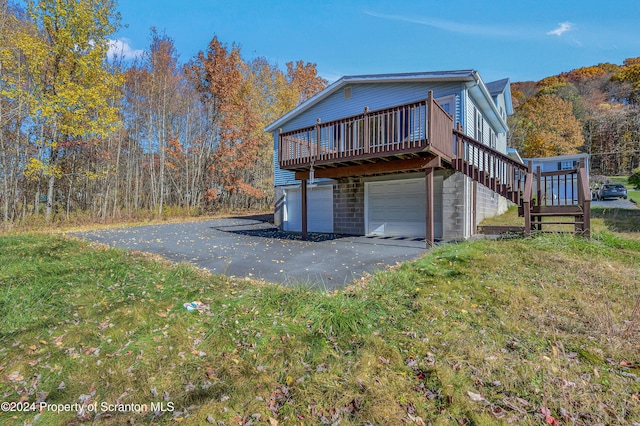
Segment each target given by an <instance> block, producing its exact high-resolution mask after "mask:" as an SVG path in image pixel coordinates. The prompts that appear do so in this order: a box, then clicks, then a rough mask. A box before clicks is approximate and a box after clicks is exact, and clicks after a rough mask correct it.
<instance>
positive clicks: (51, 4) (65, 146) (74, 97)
mask: <svg viewBox="0 0 640 426" xmlns="http://www.w3.org/2000/svg"><path fill="white" fill-rule="evenodd" d="M27 14H28V17H29V19H30V20H31V21H32V23H33V24H34V26H35V28H36V29H37V32H36V33H28V32H24V33H22V34H21V35H20V36H19V37H17V39H16V44H17V47H18V48H19V49H20V50H21V51H22V53H23V54H24V55H25V57H26V59H27V62H26V66H27V68H28V73H29V75H31V76H32V83H31V85H30V86H29V88H28V90H29V93H28V97H29V103H30V111H31V118H32V120H33V121H34V123H35V124H36V126H37V129H38V131H37V133H36V134H37V136H36V141H35V142H36V144H37V146H38V148H39V152H40V153H41V155H40V156H38V157H32V158H31V159H30V162H29V166H28V167H27V170H26V171H25V174H26V175H31V176H43V177H45V178H46V179H47V207H46V218H47V221H50V220H51V214H52V211H53V199H54V193H55V186H56V179H59V178H61V177H62V176H63V175H64V169H63V167H62V166H61V164H62V161H61V160H62V158H63V157H64V156H65V155H67V153H69V152H70V151H72V150H73V149H77V148H78V147H80V146H81V145H82V144H87V143H98V142H99V141H100V140H101V139H102V138H104V137H105V136H106V135H108V134H109V133H110V132H112V131H113V130H114V129H116V128H117V127H118V125H119V121H118V114H117V113H118V107H117V103H116V100H117V98H118V96H119V95H118V93H119V92H118V90H117V89H118V87H119V86H120V84H121V83H122V78H121V76H120V75H119V74H118V73H113V72H110V70H109V69H108V68H107V65H106V56H107V51H108V39H107V36H109V35H110V34H112V33H113V32H114V31H115V30H116V29H117V27H118V22H119V14H118V13H117V12H116V2H115V0H38V1H35V0H29V1H27Z"/></svg>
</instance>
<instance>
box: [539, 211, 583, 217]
mask: <svg viewBox="0 0 640 426" xmlns="http://www.w3.org/2000/svg"><path fill="white" fill-rule="evenodd" d="M582 215H584V212H582V211H579V212H564V213H552V212H535V211H532V212H531V217H554V216H555V217H564V216H567V217H568V216H582Z"/></svg>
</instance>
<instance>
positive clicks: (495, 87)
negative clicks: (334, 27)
mask: <svg viewBox="0 0 640 426" xmlns="http://www.w3.org/2000/svg"><path fill="white" fill-rule="evenodd" d="M507 84H509V79H508V78H503V79H502V80H498V81H492V82H490V83H487V90H488V91H489V93H491V96H496V95H499V94H500V93H502V92H504V89H505V87H507Z"/></svg>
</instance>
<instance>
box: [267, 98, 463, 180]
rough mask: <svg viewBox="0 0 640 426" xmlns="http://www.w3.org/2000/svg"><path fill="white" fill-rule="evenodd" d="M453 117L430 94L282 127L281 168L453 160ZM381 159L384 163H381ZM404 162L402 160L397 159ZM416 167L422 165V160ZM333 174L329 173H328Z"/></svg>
mask: <svg viewBox="0 0 640 426" xmlns="http://www.w3.org/2000/svg"><path fill="white" fill-rule="evenodd" d="M452 128H453V118H452V117H451V116H450V115H449V114H447V113H446V112H445V111H444V110H443V109H442V107H440V105H438V103H437V102H436V101H435V100H434V99H433V95H432V94H431V93H430V95H429V97H428V98H427V99H425V100H423V101H420V102H415V103H411V104H404V105H398V106H395V107H392V108H387V109H383V110H377V111H369V110H368V108H366V107H365V109H364V112H363V113H362V114H359V115H355V116H351V117H346V118H342V119H339V120H333V121H329V122H327V123H322V122H321V121H320V119H318V120H317V122H316V124H315V125H314V126H310V127H305V128H302V129H296V130H293V131H289V132H280V137H279V143H278V161H279V164H280V168H281V169H283V170H292V171H303V172H304V171H309V170H310V169H311V167H313V169H314V171H317V170H322V169H328V168H340V167H344V166H357V165H363V164H367V165H369V168H370V169H371V170H372V172H375V169H376V168H377V167H381V169H382V170H381V172H389V171H393V170H390V167H389V164H387V165H384V163H386V162H390V161H393V160H407V159H414V161H416V160H415V159H417V158H426V159H431V158H434V157H438V158H442V159H443V160H445V161H447V162H449V163H450V162H451V161H452V160H453V145H452V136H451V129H452ZM377 163H380V164H378V165H376V164H377ZM396 164H397V165H400V163H396ZM415 164H418V166H417V167H416V168H417V169H420V165H421V164H422V163H419V161H417V162H416V163H415ZM326 175H327V173H325V176H326Z"/></svg>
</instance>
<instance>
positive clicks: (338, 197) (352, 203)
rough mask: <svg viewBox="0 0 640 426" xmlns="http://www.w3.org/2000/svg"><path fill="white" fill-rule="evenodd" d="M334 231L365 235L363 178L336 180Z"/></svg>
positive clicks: (334, 190)
mask: <svg viewBox="0 0 640 426" xmlns="http://www.w3.org/2000/svg"><path fill="white" fill-rule="evenodd" d="M333 232H335V233H337V234H351V235H364V180H363V178H360V177H354V178H345V179H339V180H337V181H335V182H334V184H333Z"/></svg>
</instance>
